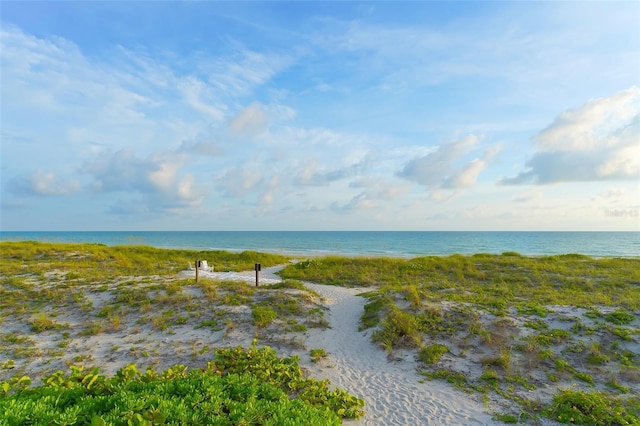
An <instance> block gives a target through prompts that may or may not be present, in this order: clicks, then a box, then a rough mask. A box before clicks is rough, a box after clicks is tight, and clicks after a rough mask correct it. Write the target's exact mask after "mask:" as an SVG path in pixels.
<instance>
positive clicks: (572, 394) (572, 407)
mask: <svg viewBox="0 0 640 426" xmlns="http://www.w3.org/2000/svg"><path fill="white" fill-rule="evenodd" d="M634 405H635V406H634ZM545 414H546V415H547V417H549V418H551V419H554V420H558V421H559V422H561V423H566V424H581V425H596V424H597V425H612V426H613V425H637V424H638V422H639V421H640V398H638V397H635V398H632V399H628V400H624V401H623V400H621V399H619V398H616V397H614V396H612V395H610V394H607V393H605V392H580V391H574V390H570V389H567V390H564V391H562V392H561V393H559V394H558V395H556V396H555V397H554V398H553V403H552V404H551V405H550V406H549V407H548V408H547V409H546V410H545Z"/></svg>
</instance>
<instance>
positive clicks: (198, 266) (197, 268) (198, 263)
mask: <svg viewBox="0 0 640 426" xmlns="http://www.w3.org/2000/svg"><path fill="white" fill-rule="evenodd" d="M199 269H200V261H199V260H196V283H197V282H198V272H199Z"/></svg>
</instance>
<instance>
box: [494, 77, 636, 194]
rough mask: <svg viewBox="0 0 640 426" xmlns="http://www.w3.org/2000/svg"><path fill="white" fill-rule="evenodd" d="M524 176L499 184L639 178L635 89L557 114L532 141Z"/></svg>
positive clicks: (588, 102) (520, 175)
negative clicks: (532, 144)
mask: <svg viewBox="0 0 640 426" xmlns="http://www.w3.org/2000/svg"><path fill="white" fill-rule="evenodd" d="M534 141H535V146H536V149H537V152H536V153H535V154H534V155H533V156H532V157H531V158H530V159H529V161H527V163H526V168H527V170H526V171H523V172H521V173H519V174H518V175H516V176H514V177H511V178H504V179H503V180H502V181H501V183H503V184H507V185H509V184H511V185H518V184H551V183H557V182H585V181H602V180H635V179H638V178H640V143H639V142H638V141H640V88H639V87H637V86H633V87H631V88H629V89H627V90H624V91H621V92H619V93H616V94H614V95H612V96H609V97H606V98H599V99H592V100H589V101H587V102H586V103H585V104H584V105H582V106H581V107H580V108H576V109H570V110H567V111H565V112H563V113H561V114H560V115H559V116H558V117H556V119H555V120H554V121H553V122H552V123H551V124H550V125H549V126H548V127H547V128H546V129H544V130H543V131H541V132H540V133H539V134H538V135H536V137H535V138H534Z"/></svg>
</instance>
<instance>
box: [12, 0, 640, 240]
mask: <svg viewBox="0 0 640 426" xmlns="http://www.w3.org/2000/svg"><path fill="white" fill-rule="evenodd" d="M639 19H640V2H615V1H613V2H580V1H576V2H509V1H502V2H483V1H473V2H462V1H456V2H431V1H424V2H399V1H389V2H379V1H376V2H356V1H349V2H346V1H345V2H338V1H333V2H313V1H310V2H300V1H298V2H284V1H275V2H266V1H265V2H250V1H241V2H213V1H183V2H147V1H138V2H134V1H128V2H106V1H104V2H97V1H96V2H73V1H65V2H23V1H20V2H17V1H16V2H12V1H2V2H0V23H1V36H0V43H1V46H0V59H1V64H0V67H1V68H0V72H1V74H0V89H1V91H0V126H1V136H0V137H1V139H0V142H1V150H0V162H1V169H0V173H1V174H0V179H1V181H0V202H1V216H0V230H2V231H20V230H33V231H45V230H79V231H82V230H86V231H95V230H105V231H110V230H122V231H132V230H167V231H173V230H426V231H429V230H451V231H455V230H478V231H481V230H497V231H500V230H505V231H510V230H534V231H537V230H539V231H547V230H548V231H563V230H577V231H582V230H585V231H586V230H594V231H624V230H627V231H638V230H640V214H639V211H640V26H638V21H639Z"/></svg>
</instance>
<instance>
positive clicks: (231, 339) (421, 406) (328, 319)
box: [0, 265, 640, 426]
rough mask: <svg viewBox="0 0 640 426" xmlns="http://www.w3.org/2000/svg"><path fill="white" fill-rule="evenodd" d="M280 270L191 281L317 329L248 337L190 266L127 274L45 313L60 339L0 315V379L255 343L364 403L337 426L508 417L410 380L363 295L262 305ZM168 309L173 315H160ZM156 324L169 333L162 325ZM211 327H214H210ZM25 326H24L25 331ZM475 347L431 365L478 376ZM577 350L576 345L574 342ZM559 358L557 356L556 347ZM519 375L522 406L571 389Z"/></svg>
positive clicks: (470, 397) (566, 315)
mask: <svg viewBox="0 0 640 426" xmlns="http://www.w3.org/2000/svg"><path fill="white" fill-rule="evenodd" d="M283 267H284V266H283V265H280V266H275V267H269V268H263V270H262V271H261V273H260V284H261V286H264V287H258V288H256V287H255V272H254V271H244V272H213V271H200V274H199V275H200V277H201V279H202V280H204V281H210V282H212V283H220V286H222V287H223V284H224V283H227V284H226V285H227V286H229V285H233V286H234V288H235V290H234V291H235V292H236V293H235V294H236V296H234V297H239V296H238V294H240V295H242V294H244V293H246V294H253V295H254V296H252V297H254V302H255V301H256V300H257V301H258V302H259V301H260V300H261V299H260V298H265V297H267V298H268V297H278V298H284V299H286V298H287V297H289V295H291V296H294V295H295V296H297V297H302V296H304V297H303V299H304V300H306V302H305V303H307V304H308V308H309V309H311V310H307V311H306V312H314V310H315V312H319V311H321V312H322V313H323V315H322V319H321V320H318V321H320V322H323V324H324V326H322V327H314V326H309V327H300V328H298V329H296V328H295V327H296V325H300V324H311V322H312V321H311V319H310V318H308V317H307V318H305V317H304V315H303V314H296V315H297V316H294V317H293V318H289V319H286V320H285V319H284V318H282V319H276V321H274V325H273V326H269V327H265V328H256V327H255V326H254V325H252V317H251V315H252V310H251V308H250V306H248V305H249V303H248V302H246V301H243V300H244V299H228V300H227V299H223V300H227V302H224V304H223V305H221V304H220V303H222V302H219V303H217V304H216V306H213V305H210V304H209V303H208V302H207V294H206V291H207V290H206V289H207V287H206V285H205V286H203V285H196V284H195V280H194V278H195V271H194V270H193V269H190V270H184V271H181V272H179V273H178V274H177V276H175V277H173V278H171V277H165V278H161V277H128V278H126V279H123V280H122V281H119V282H115V283H113V284H111V285H108V286H103V287H102V288H100V289H99V290H96V289H95V287H91V286H88V287H86V288H85V289H84V290H83V291H84V293H83V296H82V297H83V298H84V299H82V300H81V298H80V297H79V296H77V297H75V299H78V300H75V299H74V301H75V302H76V305H73V306H75V308H73V309H67V310H65V309H61V306H54V305H51V306H50V308H49V312H50V315H51V318H54V319H55V323H56V324H64V327H63V330H84V331H80V332H78V331H74V332H69V331H68V332H63V333H62V341H61V340H60V332H58V331H54V330H51V331H44V332H35V331H34V327H33V323H34V317H31V319H30V320H28V321H25V319H24V318H22V319H20V318H19V317H18V316H15V315H13V316H9V317H6V318H4V320H3V322H2V333H3V336H4V337H3V339H4V341H5V343H7V342H10V341H12V340H10V338H11V339H13V340H15V341H16V342H18V343H15V342H14V343H15V344H13V343H12V344H7V347H6V348H5V349H6V350H5V351H4V352H3V353H2V354H0V357H1V358H0V365H3V364H5V363H7V362H8V359H10V358H11V357H10V356H8V354H10V353H11V351H13V354H14V355H16V354H21V355H20V356H17V357H16V361H15V365H12V366H11V368H4V369H0V380H1V379H3V378H5V379H6V378H7V377H8V376H10V375H12V374H16V373H21V374H27V375H29V376H31V377H32V378H34V379H35V380H36V383H37V380H38V379H39V378H42V377H43V376H46V375H47V374H51V373H52V372H53V371H56V370H66V369H67V366H68V365H84V366H86V367H95V366H97V367H98V368H99V369H100V370H101V372H103V373H106V374H114V373H115V372H116V371H118V370H119V369H120V368H122V367H124V366H125V365H127V364H130V363H135V364H136V365H138V366H139V368H141V369H144V368H145V367H147V366H151V367H154V368H155V369H156V370H164V369H167V368H169V367H171V366H173V365H175V364H184V365H187V366H189V367H190V368H200V367H202V366H203V365H206V362H207V360H209V359H211V357H212V356H213V352H214V351H215V349H216V348H227V347H236V346H243V347H248V346H249V345H251V343H252V341H254V340H256V341H257V342H258V345H259V346H270V347H272V348H274V349H275V350H276V351H277V353H278V355H280V356H297V357H299V359H300V364H301V367H302V369H303V371H304V372H305V373H306V374H308V375H309V376H310V377H313V378H317V379H328V380H330V381H331V384H332V386H333V387H337V388H342V389H344V390H346V391H347V392H349V393H350V394H352V395H355V396H357V397H359V398H362V399H363V400H364V401H365V407H364V410H365V415H364V417H362V418H360V419H358V420H345V422H344V424H348V425H358V426H359V425H371V426H373V425H397V426H400V425H409V424H411V425H493V424H503V423H501V422H499V421H497V420H496V418H495V414H496V413H501V412H505V411H507V412H509V411H510V412H516V413H517V412H518V411H519V409H518V408H517V406H516V405H515V404H514V403H513V401H510V400H508V399H505V398H497V397H496V396H495V395H493V396H492V397H487V396H486V395H484V397H483V394H481V393H474V392H464V391H462V390H460V389H456V388H455V387H454V386H453V385H452V384H450V383H447V382H446V381H443V380H427V379H426V378H425V377H424V376H423V375H421V374H420V372H421V371H424V368H425V365H424V363H423V362H421V361H420V360H419V357H418V351H417V349H415V348H413V349H402V348H400V349H394V350H393V351H392V352H391V353H389V352H388V351H385V350H384V349H383V348H382V347H381V346H380V345H379V344H375V343H373V341H372V339H371V337H372V335H371V334H372V332H373V331H372V330H371V329H367V330H364V331H361V330H359V327H360V324H361V323H360V319H361V316H362V313H363V309H364V306H365V303H366V301H367V299H366V298H365V297H363V296H362V295H363V294H364V293H366V292H371V291H372V290H373V288H372V287H367V288H364V287H341V286H332V285H320V284H314V283H310V282H303V285H304V288H305V289H306V291H303V290H298V289H284V290H278V291H281V293H277V294H278V295H277V296H274V294H272V293H270V292H273V290H269V287H268V285H270V284H276V283H279V282H280V281H281V278H280V277H279V276H278V275H276V273H277V272H278V271H279V270H281V269H282V268H283ZM47 274H49V275H48V279H52V280H55V279H56V278H59V277H58V276H57V275H56V274H60V272H58V271H51V272H47ZM176 280H178V281H180V282H182V284H181V287H180V288H179V289H177V288H174V289H173V290H171V291H172V292H173V291H175V292H176V293H170V289H171V288H172V287H171V286H172V284H171V283H172V282H175V281H176ZM158 283H164V284H160V285H158ZM184 283H189V284H184ZM233 283H235V284H233ZM215 286H218V284H215ZM138 287H139V288H142V289H144V292H142V293H137V294H139V295H147V296H143V297H150V296H148V295H150V294H152V293H153V294H155V296H154V297H155V299H153V300H155V302H154V303H156V304H157V303H160V305H156V306H153V305H149V304H148V303H147V304H142V305H139V304H138V302H139V301H138V300H136V297H141V296H139V295H138V296H136V293H132V292H135V291H136V290H135V289H136V288H138ZM260 290H262V291H263V292H262V293H261V292H260ZM154 292H155V293H154ZM304 294H306V296H305V295H304ZM310 295H312V296H310ZM217 297H219V295H218V296H217ZM256 297H257V299H255V298H256ZM284 299H283V300H284ZM123 303H124V304H125V306H126V304H129V306H131V307H132V308H126V307H125V308H123V307H122V306H121V307H120V308H119V309H121V311H120V312H121V316H120V317H119V316H116V315H114V313H113V311H112V309H113V306H114V305H118V304H123ZM70 306H71V305H70ZM173 306H175V307H176V309H172V308H171V307H173ZM447 306H448V305H447V303H443V304H442V305H441V307H442V308H443V309H444V308H447ZM449 307H451V306H449ZM78 308H79V309H78ZM547 309H548V312H549V315H548V316H547V317H546V318H545V319H544V321H546V323H547V324H548V326H549V327H552V328H553V329H554V330H561V329H566V330H569V329H570V327H571V326H572V324H573V323H574V322H575V321H580V324H584V325H585V327H589V326H592V325H593V324H594V323H593V322H592V319H590V318H588V317H587V316H585V310H584V309H579V308H573V307H567V306H557V307H547ZM161 311H162V312H164V313H162V312H161ZM89 312H92V313H93V314H89ZM96 312H98V315H97V316H98V318H104V319H102V320H97V321H96V320H95V313H96ZM167 312H169V314H166V313H167ZM222 314H224V315H222ZM307 315H308V314H307ZM479 315H480V317H479V321H481V322H482V323H483V324H484V325H485V326H486V327H487V329H488V330H493V331H492V333H494V331H495V333H494V334H493V336H496V337H494V338H497V337H498V336H501V335H502V336H503V337H504V338H513V339H516V338H521V337H523V336H524V337H526V336H527V333H529V334H532V333H533V330H531V329H529V328H527V327H524V326H523V324H522V319H521V318H520V317H519V316H518V315H516V314H515V312H514V314H513V315H511V314H507V315H506V316H503V317H499V318H498V317H494V316H493V315H490V314H488V313H486V312H485V313H480V314H479ZM91 318H94V320H91ZM217 318H220V319H219V320H218V319H217ZM222 318H226V319H222ZM568 319H572V321H573V322H572V321H569V320H568ZM163 321H167V322H168V323H170V325H165V324H164V323H163ZM220 321H225V322H224V323H222V324H221V323H220ZM538 321H542V320H540V319H538ZM635 322H637V319H636V320H635ZM29 323H31V324H32V326H31V327H30V326H29ZM287 324H288V325H287ZM492 327H493V328H492ZM496 327H499V328H500V330H498V331H499V333H498V331H496V330H494V329H495V328H496ZM500 333H501V334H500ZM7 336H9V337H7ZM12 336H17V337H12ZM484 338H485V339H486V338H487V337H486V336H485V337H484ZM479 339H481V338H480V337H476V340H475V341H464V342H463V341H460V340H452V341H448V342H443V343H447V345H448V347H449V348H450V350H449V353H448V354H446V355H445V356H444V357H443V359H442V361H441V365H445V366H447V367H448V368H451V369H455V370H456V371H459V372H460V373H461V374H464V375H465V376H467V377H470V378H475V379H476V380H481V375H482V374H484V371H483V367H482V365H483V360H486V359H488V358H490V357H491V356H494V355H495V354H494V353H493V352H492V346H495V342H494V344H493V345H492V344H491V342H488V341H486V340H485V341H484V342H483V341H481V340H479ZM628 340H629V339H628ZM587 344H588V342H587ZM11 345H13V346H11ZM625 345H626V346H625V347H626V348H629V349H630V350H631V352H634V353H638V352H640V347H639V345H638V342H637V339H633V338H632V339H630V340H629V341H628V342H625ZM583 347H587V346H585V345H584V344H583ZM312 349H323V350H324V351H325V352H326V354H327V356H326V357H324V358H322V359H320V360H317V359H316V360H314V359H312V357H311V356H310V350H312ZM568 349H569V351H571V350H574V349H572V348H568ZM560 350H563V351H565V352H567V350H565V349H563V348H562V347H561V346H560ZM25 354H26V355H25ZM514 356H515V355H514ZM485 364H486V362H485ZM5 365H6V364H5ZM598 371H599V373H598ZM515 373H517V374H522V375H524V374H527V373H526V372H514V374H515ZM529 373H530V374H529V376H528V377H529V378H530V380H532V381H533V382H532V383H535V384H537V385H536V386H533V387H531V388H527V389H516V390H515V393H514V394H515V395H518V393H520V394H521V396H523V397H524V396H526V397H528V398H529V399H532V400H539V401H549V400H550V398H551V397H552V395H553V394H554V392H556V391H557V390H558V389H562V388H566V387H570V386H572V384H571V380H573V381H575V379H571V378H569V379H567V380H564V381H559V382H557V383H549V380H548V379H547V376H546V374H547V373H542V372H540V371H538V372H536V371H534V370H532V371H530V372H529ZM594 374H603V375H608V374H613V373H611V372H609V371H608V370H607V368H606V366H604V367H602V368H598V369H596V370H594ZM536 375H537V376H536ZM478 378H480V379H478ZM639 382H640V381H638V380H636V379H634V378H632V380H631V383H632V386H634V387H633V388H632V389H631V390H630V391H631V392H632V393H634V392H640V389H639V384H638V383H639ZM633 383H635V384H633ZM573 386H575V384H573ZM523 392H524V393H526V395H524V394H522V393H523ZM527 424H537V425H540V424H545V425H547V424H549V425H551V424H557V423H556V422H554V421H552V420H548V419H536V420H535V421H533V422H532V421H531V419H529V421H528V423H527Z"/></svg>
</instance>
